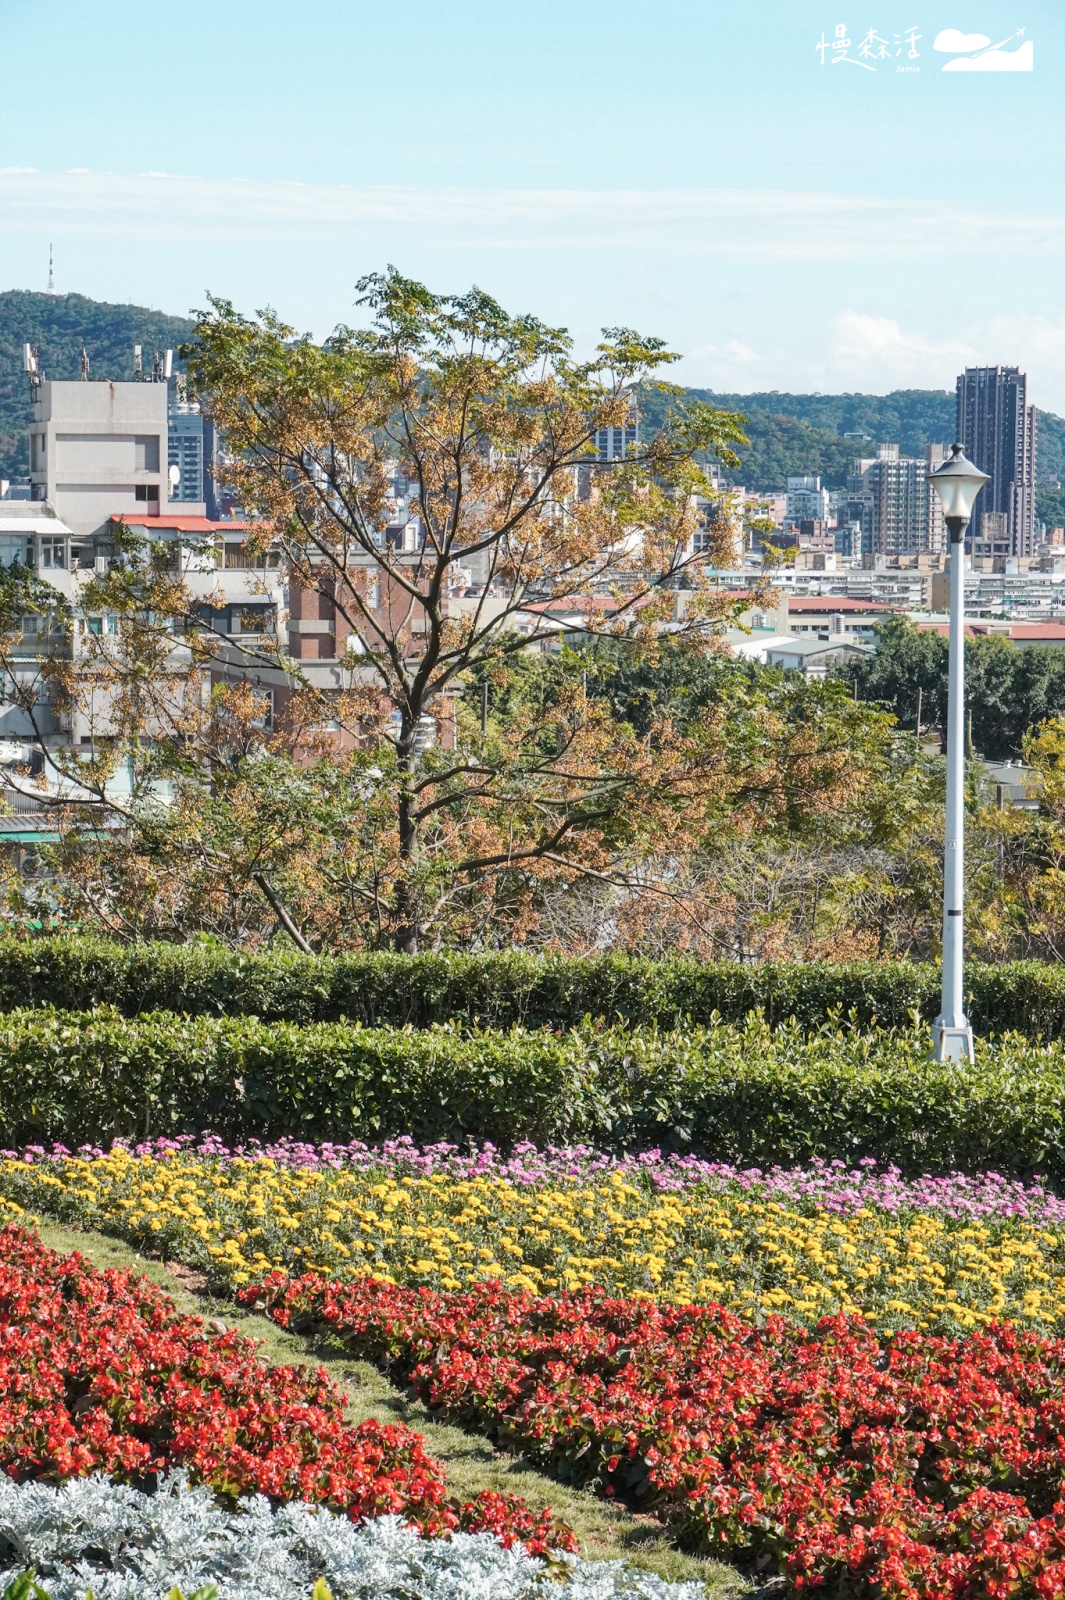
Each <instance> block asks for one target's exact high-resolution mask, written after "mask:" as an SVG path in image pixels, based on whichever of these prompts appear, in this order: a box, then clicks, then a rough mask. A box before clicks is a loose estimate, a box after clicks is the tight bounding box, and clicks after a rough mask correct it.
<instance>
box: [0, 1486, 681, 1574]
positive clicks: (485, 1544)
mask: <svg viewBox="0 0 1065 1600" xmlns="http://www.w3.org/2000/svg"><path fill="white" fill-rule="evenodd" d="M27 1569H31V1570H33V1571H34V1572H35V1573H36V1575H37V1580H38V1582H39V1583H40V1584H41V1585H43V1587H44V1589H45V1590H46V1592H47V1594H48V1596H49V1597H50V1600H84V1596H85V1593H86V1590H87V1589H88V1590H89V1592H90V1593H91V1594H92V1595H93V1596H94V1597H95V1600H150V1597H151V1596H158V1597H160V1600H161V1597H162V1596H163V1595H166V1594H168V1593H172V1592H173V1590H174V1589H175V1588H179V1589H180V1590H182V1591H183V1592H184V1593H185V1594H187V1595H190V1596H191V1595H192V1594H193V1593H194V1592H195V1591H202V1589H203V1586H204V1585H207V1584H211V1585H213V1586H214V1587H215V1588H216V1589H217V1592H218V1600H312V1595H313V1596H314V1597H317V1600H320V1596H321V1590H320V1589H319V1588H316V1587H315V1585H316V1583H317V1580H319V1579H323V1578H324V1579H325V1581H326V1583H327V1584H328V1586H329V1589H328V1591H327V1592H329V1593H331V1594H332V1595H333V1596H334V1600H368V1597H370V1596H373V1597H374V1600H472V1597H474V1596H481V1597H484V1600H489V1597H490V1600H549V1597H550V1596H563V1597H564V1600H705V1595H704V1591H703V1588H702V1585H701V1584H696V1583H679V1584H670V1583H663V1582H662V1581H661V1580H660V1579H658V1578H655V1577H652V1576H649V1575H646V1574H644V1573H639V1572H634V1571H633V1570H632V1569H631V1568H626V1567H623V1566H622V1565H621V1564H620V1563H618V1562H594V1563H593V1562H586V1561H579V1560H576V1559H567V1560H566V1561H565V1564H564V1566H563V1565H562V1564H561V1563H559V1566H558V1567H556V1568H555V1569H554V1571H553V1570H552V1568H551V1567H550V1566H549V1565H548V1564H546V1563H545V1562H543V1561H541V1560H537V1559H536V1558H534V1557H532V1556H530V1555H528V1554H527V1553H526V1551H524V1550H523V1549H522V1548H521V1546H520V1545H514V1546H512V1547H510V1548H505V1547H504V1546H503V1545H502V1544H501V1543H500V1542H499V1540H498V1539H494V1538H492V1537H491V1536H489V1535H487V1534H483V1533H479V1534H463V1533H458V1534H455V1535H454V1536H453V1537H452V1538H449V1539H426V1538H419V1537H418V1535H417V1534H416V1533H415V1531H414V1530H413V1529H412V1528H410V1527H409V1526H407V1525H406V1524H405V1523H404V1522H403V1521H402V1519H401V1518H399V1517H396V1516H383V1517H378V1518H376V1519H375V1520H373V1521H371V1522H364V1523H361V1524H359V1525H358V1526H355V1525H353V1524H352V1523H351V1522H350V1521H349V1520H348V1519H347V1518H345V1517H342V1516H338V1515H335V1514H333V1513H331V1512H330V1511H328V1510H326V1509H324V1508H322V1507H314V1508H312V1507H310V1506H308V1505H306V1504H302V1503H299V1502H296V1503H293V1504H290V1505H287V1506H282V1507H280V1508H279V1509H277V1510H276V1511H274V1510H272V1509H271V1507H270V1505H269V1503H268V1501H266V1500H265V1499H263V1498H262V1497H261V1496H256V1497H254V1498H251V1499H248V1500H244V1501H242V1502H241V1503H240V1504H239V1505H238V1507H237V1508H236V1510H235V1511H228V1510H223V1509H222V1508H220V1507H219V1505H218V1503H217V1501H216V1499H215V1498H214V1496H212V1495H211V1494H210V1493H209V1492H208V1491H207V1490H206V1489H204V1488H203V1487H198V1488H191V1487H190V1486H189V1485H188V1483H187V1481H186V1478H185V1475H184V1474H183V1473H181V1472H177V1473H174V1474H172V1475H171V1476H170V1477H169V1478H167V1479H164V1480H163V1481H162V1482H161V1484H160V1485H159V1489H158V1492H157V1493H155V1494H142V1493H139V1492H138V1491H137V1490H135V1489H132V1488H129V1487H126V1486H125V1485H118V1484H113V1483H110V1482H108V1481H107V1479H104V1478H100V1477H95V1476H94V1477H91V1478H86V1479H80V1480H78V1481H75V1482H72V1483H67V1484H64V1485H63V1486H62V1487H60V1488H50V1487H48V1486H46V1485H43V1484H38V1483H29V1484H15V1483H12V1482H10V1480H8V1479H6V1478H4V1477H3V1476H2V1475H0V1592H3V1591H4V1589H6V1587H7V1585H8V1584H10V1583H11V1582H12V1581H13V1580H15V1579H16V1578H17V1577H18V1575H19V1573H20V1572H23V1571H25V1570H27ZM563 1573H564V1575H565V1578H566V1583H565V1587H564V1588H562V1587H560V1585H559V1584H558V1583H557V1582H555V1581H552V1579H553V1578H554V1577H557V1576H559V1575H562V1574H563Z"/></svg>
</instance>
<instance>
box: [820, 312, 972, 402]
mask: <svg viewBox="0 0 1065 1600" xmlns="http://www.w3.org/2000/svg"><path fill="white" fill-rule="evenodd" d="M976 359H977V356H976V351H975V348H974V346H973V345H972V343H971V342H970V341H969V340H968V339H957V338H951V339H928V338H926V337H925V336H924V335H922V334H919V333H908V332H905V331H904V330H903V329H902V327H901V326H900V324H899V323H898V322H897V321H896V320H895V319H894V318H893V317H885V316H877V315H875V314H869V313H866V312H859V311H844V312H841V313H840V315H839V316H837V317H836V318H835V320H834V322H833V325H832V338H831V342H830V353H829V367H830V369H831V370H833V371H835V372H836V373H837V374H838V375H840V376H841V377H846V375H847V374H848V373H853V374H861V376H862V381H863V383H869V382H872V383H874V384H877V385H879V384H886V385H888V386H889V387H893V386H895V385H905V384H906V383H907V382H910V381H912V382H913V383H915V384H924V383H930V382H933V381H935V382H936V383H947V382H948V381H949V382H951V383H952V382H953V378H954V375H955V374H956V372H957V370H958V368H959V366H964V365H965V364H966V363H972V362H974V361H975V360H976ZM933 374H938V376H937V377H935V378H933Z"/></svg>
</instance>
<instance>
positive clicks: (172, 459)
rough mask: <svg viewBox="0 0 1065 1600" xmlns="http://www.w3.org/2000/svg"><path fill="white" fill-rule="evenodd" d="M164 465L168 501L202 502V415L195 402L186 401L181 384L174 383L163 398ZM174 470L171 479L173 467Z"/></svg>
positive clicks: (203, 493)
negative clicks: (166, 471)
mask: <svg viewBox="0 0 1065 1600" xmlns="http://www.w3.org/2000/svg"><path fill="white" fill-rule="evenodd" d="M166 422H167V464H168V466H169V467H170V469H171V471H170V484H171V487H170V498H171V500H179V501H182V502H185V501H197V502H199V501H205V500H206V498H207V496H206V494H205V492H204V451H203V442H204V441H203V417H202V415H201V413H200V408H199V406H198V405H197V404H196V403H195V401H192V400H187V399H186V398H185V392H184V388H183V386H181V385H179V384H178V383H174V384H172V385H171V386H170V388H169V393H168V398H167V417H166ZM174 467H176V468H177V471H178V476H177V480H176V482H175V480H174V473H173V468H174Z"/></svg>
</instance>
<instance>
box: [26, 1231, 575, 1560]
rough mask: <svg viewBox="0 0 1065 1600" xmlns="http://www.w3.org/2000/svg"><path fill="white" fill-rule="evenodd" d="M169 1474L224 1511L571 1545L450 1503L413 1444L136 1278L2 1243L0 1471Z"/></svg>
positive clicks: (536, 1520) (505, 1508)
mask: <svg viewBox="0 0 1065 1600" xmlns="http://www.w3.org/2000/svg"><path fill="white" fill-rule="evenodd" d="M179 1466H180V1467H185V1468H187V1469H188V1470H189V1472H190V1473H191V1474H192V1475H193V1477H194V1478H195V1479H197V1480H198V1481H200V1482H202V1483H204V1484H205V1485H207V1486H208V1487H209V1488H210V1489H211V1490H213V1491H214V1492H215V1493H216V1494H219V1495H222V1496H225V1497H228V1498H230V1499H235V1498H236V1497H239V1496H241V1495H248V1494H261V1495H265V1496H268V1497H269V1498H270V1499H271V1500H272V1501H275V1502H285V1501H291V1500H300V1501H308V1502H313V1503H321V1504H325V1505H329V1506H332V1507H335V1508H336V1509H337V1510H339V1511H343V1512H346V1513H347V1514H348V1515H349V1516H350V1517H352V1518H355V1519H360V1518H366V1517H374V1516H379V1515H382V1514H388V1513H396V1514H402V1515H403V1516H404V1517H405V1518H407V1519H408V1520H410V1521H411V1522H413V1523H415V1524H417V1526H418V1527H419V1528H421V1529H423V1530H424V1531H426V1532H428V1533H433V1534H441V1533H447V1532H449V1531H450V1530H452V1529H455V1528H465V1529H468V1530H478V1531H487V1532H492V1533H495V1534H498V1535H499V1536H500V1538H501V1539H502V1540H503V1541H504V1543H507V1542H513V1541H514V1540H516V1539H519V1540H521V1541H522V1542H523V1543H525V1545H526V1546H527V1547H528V1548H529V1549H530V1550H532V1551H540V1550H543V1549H545V1548H547V1547H549V1546H553V1545H559V1546H561V1547H562V1548H572V1547H573V1543H574V1541H573V1536H572V1534H571V1533H570V1532H569V1531H568V1530H567V1529H565V1528H564V1527H563V1526H562V1525H561V1524H558V1523H556V1522H555V1521H554V1519H553V1518H552V1517H551V1515H550V1513H549V1512H547V1511H545V1512H543V1513H540V1514H537V1513H534V1512H533V1511H532V1510H531V1509H530V1508H529V1507H528V1506H526V1505H525V1504H524V1502H523V1501H521V1500H520V1499H518V1498H516V1497H514V1496H509V1495H499V1494H496V1493H494V1492H492V1491H486V1492H484V1493H483V1494H482V1495H480V1496H478V1497H477V1498H476V1499H475V1500H474V1501H471V1502H469V1503H467V1504H465V1505H460V1504H458V1503H456V1502H455V1501H453V1500H451V1499H449V1497H448V1495H447V1491H446V1488H445V1484H444V1477H443V1472H442V1469H441V1468H440V1467H439V1466H438V1464H437V1463H436V1462H435V1461H433V1460H432V1459H431V1458H430V1457H429V1456H428V1455H427V1454H426V1452H425V1449H424V1442H423V1440H422V1437H421V1435H420V1434H417V1433H413V1432H411V1430H410V1429H408V1428H405V1427H402V1426H400V1425H398V1424H391V1425H387V1426H382V1425H381V1424H379V1423H377V1422H374V1421H367V1422H363V1423H360V1424H359V1425H358V1426H352V1425H349V1424H348V1423H346V1422H345V1420H344V1398H343V1395H342V1394H341V1393H340V1391H339V1390H337V1389H336V1388H335V1387H334V1386H333V1385H332V1384H331V1383H330V1382H329V1380H328V1379H327V1377H326V1375H325V1373H324V1372H323V1371H322V1370H321V1369H319V1370H318V1371H316V1372H308V1371H307V1370H306V1369H304V1368H302V1367H270V1366H267V1365H266V1364H265V1363H264V1362H263V1361H262V1360H261V1359H260V1357H259V1355H258V1353H257V1350H256V1346H255V1344H254V1342H253V1341H252V1340H250V1339H247V1338H245V1337H244V1336H243V1335H242V1334H240V1333H238V1332H235V1331H233V1330H231V1329H230V1330H227V1329H225V1328H224V1327H223V1326H222V1325H217V1326H215V1327H211V1326H210V1325H205V1324H204V1323H203V1322H202V1321H201V1320H200V1319H199V1318H196V1317H187V1316H182V1315H180V1314H179V1313H178V1312H176V1311H175V1309H174V1306H173V1303H172V1302H171V1301H170V1300H169V1299H168V1298H167V1296H166V1295H165V1294H164V1293H163V1292H162V1291H161V1290H159V1289H156V1288H155V1287H154V1286H153V1285H151V1284H149V1283H148V1282H147V1281H146V1280H144V1279H143V1278H139V1277H137V1276H134V1275H131V1274H130V1273H128V1272H118V1271H108V1272H99V1271H97V1270H96V1269H94V1268H93V1267H92V1266H91V1265H90V1264H89V1263H88V1262H86V1261H85V1260H84V1259H83V1258H82V1257H81V1256H79V1255H77V1254H74V1255H69V1256H63V1255H59V1254H58V1253H56V1252H55V1251H52V1250H49V1249H47V1248H45V1247H44V1246H43V1245H42V1244H41V1243H40V1241H39V1240H38V1239H37V1238H36V1236H35V1235H33V1234H31V1233H29V1232H27V1231H25V1230H23V1229H20V1228H18V1227H15V1226H14V1225H8V1226H7V1227H5V1228H4V1229H2V1230H0V1472H2V1473H5V1474H7V1475H8V1476H9V1477H12V1478H15V1479H20V1480H21V1479H25V1480H30V1479H45V1480H48V1481H51V1482H56V1481H62V1480H64V1479H67V1478H72V1477H81V1476H84V1475H85V1474H86V1473H90V1472H93V1471H101V1472H104V1473H106V1474H107V1475H108V1476H109V1477H111V1478H114V1479H116V1480H118V1481H122V1482H126V1483H130V1484H133V1485H139V1486H150V1485H151V1484H152V1483H154V1482H155V1481H156V1480H157V1478H158V1477H159V1475H160V1474H161V1473H165V1472H166V1471H168V1470H169V1469H171V1468H173V1467H179Z"/></svg>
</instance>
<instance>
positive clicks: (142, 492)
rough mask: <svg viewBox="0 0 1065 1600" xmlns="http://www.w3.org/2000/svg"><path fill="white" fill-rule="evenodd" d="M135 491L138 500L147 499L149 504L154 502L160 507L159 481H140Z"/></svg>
mask: <svg viewBox="0 0 1065 1600" xmlns="http://www.w3.org/2000/svg"><path fill="white" fill-rule="evenodd" d="M133 493H134V495H135V496H136V498H137V499H138V500H141V501H147V502H148V503H149V504H152V503H154V505H155V506H156V508H157V509H158V506H159V485H158V484H157V483H138V485H137V487H136V488H135V489H134V491H133Z"/></svg>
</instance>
